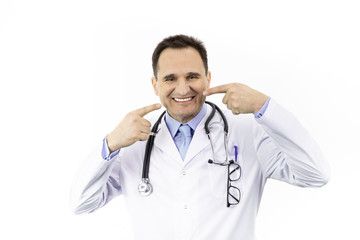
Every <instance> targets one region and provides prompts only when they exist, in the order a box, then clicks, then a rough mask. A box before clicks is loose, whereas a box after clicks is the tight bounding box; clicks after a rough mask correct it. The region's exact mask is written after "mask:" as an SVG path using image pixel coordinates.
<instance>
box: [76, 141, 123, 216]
mask: <svg viewBox="0 0 360 240" xmlns="http://www.w3.org/2000/svg"><path fill="white" fill-rule="evenodd" d="M119 166H120V163H119V160H118V157H117V156H115V157H113V158H112V159H111V160H108V161H107V160H104V159H102V156H101V149H100V148H96V149H94V152H92V153H91V154H90V155H89V156H88V157H87V158H86V159H85V161H84V162H83V163H82V165H81V166H80V168H79V170H78V173H77V174H76V176H75V179H74V182H73V185H72V190H71V194H70V207H71V208H72V211H73V212H74V213H75V214H83V213H90V212H93V211H95V210H96V209H98V208H100V207H102V206H104V205H105V204H106V203H107V202H109V201H110V200H111V199H113V198H114V197H116V196H118V195H120V194H121V193H122V191H121V185H120V178H119V174H115V173H116V172H117V171H119Z"/></svg>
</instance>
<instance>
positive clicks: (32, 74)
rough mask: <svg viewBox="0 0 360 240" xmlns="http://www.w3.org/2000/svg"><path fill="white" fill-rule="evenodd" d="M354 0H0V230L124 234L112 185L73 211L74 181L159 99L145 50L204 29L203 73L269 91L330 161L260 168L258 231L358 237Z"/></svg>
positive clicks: (42, 235)
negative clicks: (104, 200) (305, 182)
mask: <svg viewBox="0 0 360 240" xmlns="http://www.w3.org/2000/svg"><path fill="white" fill-rule="evenodd" d="M357 2H358V1H347V0H343V1H319V0H311V1H308V0H305V1H304V0H303V1H285V0H284V1H279V0H276V1H228V0H222V1H195V0H191V1H188V0H183V1H158V0H156V1H154V0H151V1H145V0H137V1H105V0H103V1H76V0H71V1H70V0H63V1H45V0H44V1H39V0H34V1H10V0H1V1H0V80H1V85H0V104H1V116H2V117H1V120H0V121H1V124H0V131H1V132H0V137H1V151H0V154H1V156H0V164H1V165H0V185H1V186H0V189H1V198H0V218H1V231H0V238H1V239H33V238H34V239H35V238H36V239H61V240H63V239H99V238H102V239H131V231H132V226H130V224H129V223H128V222H129V216H128V213H127V210H126V206H125V204H124V200H123V198H122V197H119V198H117V199H115V200H113V201H112V202H111V203H109V204H108V205H107V206H105V207H104V208H103V209H101V210H99V211H98V212H96V213H93V214H90V215H85V216H75V215H73V214H72V213H71V211H70V209H69V206H68V199H69V192H70V186H71V181H72V178H73V176H74V174H75V172H76V170H77V168H78V166H79V164H80V162H81V161H82V160H83V159H84V157H85V156H86V155H87V153H89V152H90V150H91V149H92V148H93V147H94V146H96V145H97V144H101V141H102V138H103V137H104V136H105V134H106V133H108V132H109V131H110V130H112V129H113V128H114V127H115V125H116V124H117V123H118V122H119V121H120V120H121V119H122V117H123V116H124V115H125V114H126V113H127V112H128V111H130V110H134V109H136V108H139V107H142V106H145V105H148V104H150V103H155V102H158V99H157V97H156V96H155V95H154V93H153V91H152V87H151V84H150V78H151V76H152V69H151V54H152V51H153V49H154V48H155V46H156V44H157V43H158V42H159V41H161V40H162V39H163V38H164V37H167V36H169V35H173V34H178V33H183V34H189V35H194V36H196V37H198V38H200V39H201V40H203V41H204V42H205V45H206V47H207V49H208V55H209V68H210V70H211V71H212V86H216V85H219V84H225V83H230V82H242V83H245V84H247V85H249V86H251V87H253V88H255V89H258V90H259V91H262V92H264V93H266V94H268V95H270V96H272V97H273V98H274V99H276V100H277V101H278V102H279V103H281V104H282V105H283V106H285V107H287V108H288V109H290V110H291V111H292V112H293V113H294V114H295V115H296V116H297V117H298V118H299V120H300V121H301V122H302V123H303V125H305V126H306V128H307V129H308V130H309V131H310V132H311V134H312V135H313V137H314V138H315V139H316V140H317V142H318V143H319V145H320V146H321V148H322V149H323V152H324V154H325V156H326V158H327V159H328V161H329V162H330V164H331V167H332V179H331V181H330V183H329V184H328V185H326V186H325V187H323V188H321V189H301V188H297V187H293V186H290V185H287V184H285V183H281V182H277V181H274V180H270V181H268V184H267V186H266V190H265V192H264V196H263V200H262V205H261V207H260V210H259V214H258V220H257V229H256V233H257V236H258V238H259V239H263V240H271V239H277V240H279V239H293V240H296V239H301V240H303V239H360V233H359V229H358V228H359V220H358V216H359V214H360V211H359V202H360V193H359V192H360V188H359V183H360V181H359V176H358V175H359V172H360V164H359V155H360V151H359V140H358V137H357V136H358V135H359V133H360V132H359V122H360V118H359V114H358V107H359V99H358V96H359V90H360V89H359V86H360V84H359V82H360V73H359V72H360V71H359V67H360V44H359V43H360V34H359V32H360V31H359V29H360V26H359V25H360V24H359V23H360V14H359V12H360V8H359V5H358V3H357ZM209 100H212V101H215V102H216V103H219V104H221V101H220V100H221V96H211V97H209ZM156 114H157V113H156ZM240 227H241V226H240ZM135 228H137V229H138V228H141V226H135ZM159 228H161V226H159ZM5 236H6V237H5Z"/></svg>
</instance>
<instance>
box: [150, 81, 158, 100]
mask: <svg viewBox="0 0 360 240" xmlns="http://www.w3.org/2000/svg"><path fill="white" fill-rule="evenodd" d="M151 84H152V86H153V88H154V93H155V95H156V96H159V91H158V88H157V84H158V81H157V80H156V78H155V77H152V78H151Z"/></svg>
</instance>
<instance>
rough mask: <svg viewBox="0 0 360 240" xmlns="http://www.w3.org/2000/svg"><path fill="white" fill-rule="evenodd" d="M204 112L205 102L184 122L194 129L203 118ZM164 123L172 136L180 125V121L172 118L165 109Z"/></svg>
mask: <svg viewBox="0 0 360 240" xmlns="http://www.w3.org/2000/svg"><path fill="white" fill-rule="evenodd" d="M205 114H206V104H204V105H203V106H202V108H201V110H200V112H199V113H198V114H197V115H196V116H195V117H194V118H193V119H191V120H190V121H189V122H187V123H186V124H188V125H189V126H190V127H191V128H192V129H193V130H194V131H195V129H196V127H197V126H198V125H199V123H200V121H201V120H202V119H203V117H204V116H205ZM165 123H166V126H167V127H168V129H169V131H170V134H171V136H172V137H174V136H175V134H176V132H177V130H178V129H179V127H180V125H181V124H182V123H181V122H179V121H177V120H175V119H174V118H172V117H171V116H170V115H169V113H168V112H167V111H166V114H165Z"/></svg>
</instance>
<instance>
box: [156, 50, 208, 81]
mask: <svg viewBox="0 0 360 240" xmlns="http://www.w3.org/2000/svg"><path fill="white" fill-rule="evenodd" d="M187 72H199V73H201V74H203V73H205V68H204V64H203V61H202V59H201V56H200V54H199V52H198V51H197V50H196V49H195V48H192V47H187V48H181V49H175V48H166V49H165V50H163V51H162V53H161V54H160V57H159V62H158V74H159V75H166V74H182V73H187Z"/></svg>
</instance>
